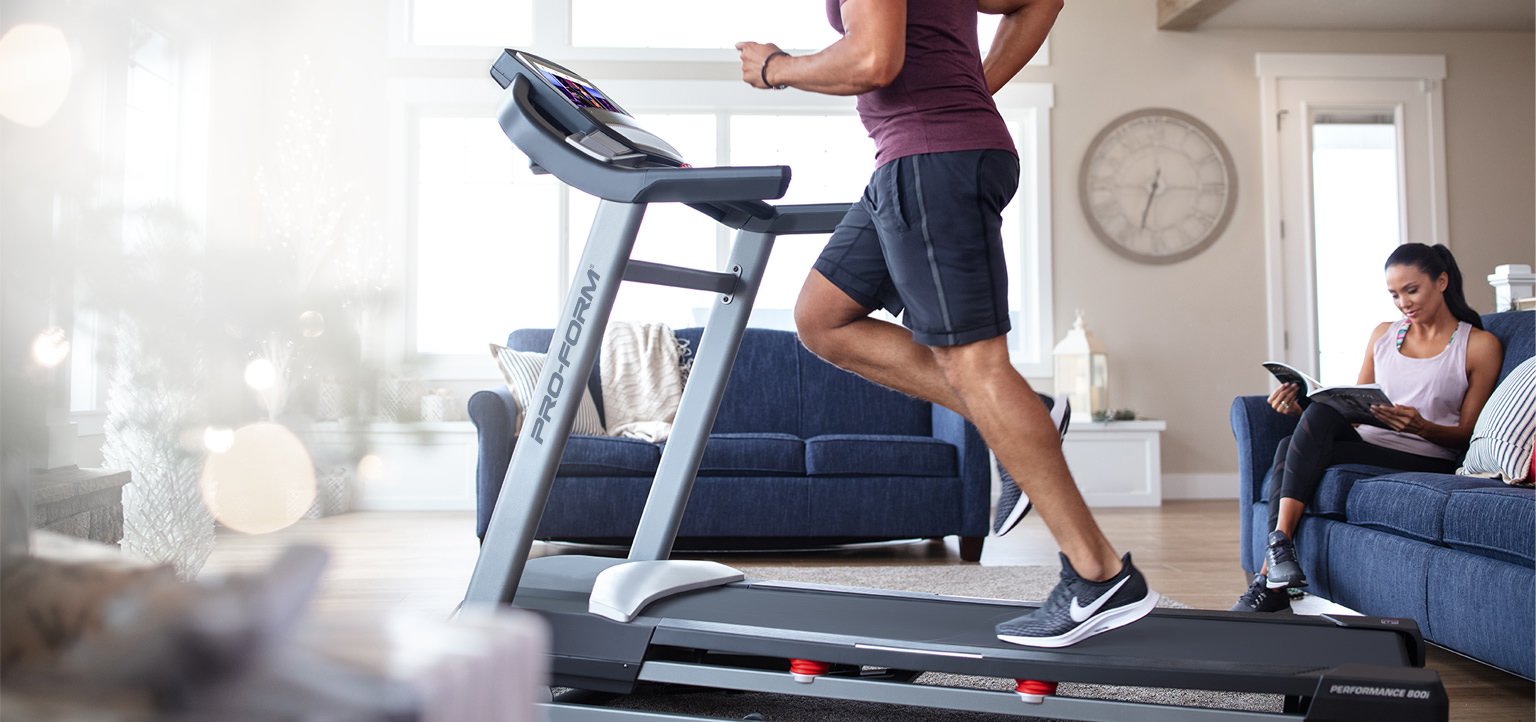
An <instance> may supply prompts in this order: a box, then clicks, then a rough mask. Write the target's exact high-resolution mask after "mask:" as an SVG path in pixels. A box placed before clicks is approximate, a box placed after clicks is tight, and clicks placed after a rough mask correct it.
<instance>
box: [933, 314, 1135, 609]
mask: <svg viewBox="0 0 1536 722" xmlns="http://www.w3.org/2000/svg"><path fill="white" fill-rule="evenodd" d="M931 354H932V355H933V357H934V359H935V361H936V365H937V367H938V368H939V370H940V373H941V375H942V376H943V378H944V379H945V382H946V383H947V384H948V385H949V387H950V388H951V389H953V393H954V394H955V396H957V397H958V398H959V399H960V400H961V403H962V404H963V405H964V406H965V408H966V409H968V410H969V413H968V414H967V416H966V418H968V419H970V421H971V423H973V424H975V425H976V428H977V430H979V431H980V432H981V436H982V438H983V439H985V440H986V442H987V446H989V447H991V449H992V452H993V453H994V454H996V455H997V458H998V460H999V461H1000V462H1001V463H1002V465H1003V466H1004V467H1006V468H1009V469H1028V470H1029V473H1028V474H1019V475H1015V479H1016V480H1017V483H1018V484H1019V485H1020V487H1022V488H1023V490H1024V493H1026V494H1028V495H1029V499H1030V501H1031V502H1032V503H1033V504H1034V505H1035V509H1036V510H1038V511H1039V513H1040V518H1041V519H1044V520H1045V524H1046V526H1047V527H1049V528H1050V530H1051V535H1052V536H1053V537H1055V539H1056V543H1057V544H1058V545H1059V546H1060V547H1061V550H1062V552H1063V553H1064V554H1066V555H1067V558H1068V559H1069V560H1071V562H1072V566H1073V568H1074V569H1076V570H1077V573H1078V574H1079V575H1081V576H1082V577H1083V578H1084V579H1087V580H1090V581H1100V580H1104V579H1108V578H1110V577H1112V576H1114V575H1115V574H1116V573H1117V572H1119V571H1120V566H1121V564H1120V557H1119V555H1117V554H1116V553H1115V549H1114V546H1113V545H1111V544H1110V543H1109V539H1107V538H1106V537H1105V536H1104V533H1103V531H1101V530H1100V529H1099V525H1098V522H1096V521H1095V520H1094V518H1093V514H1092V513H1091V512H1089V510H1088V505H1087V504H1086V503H1085V502H1084V501H1083V496H1082V494H1081V493H1079V492H1078V490H1077V484H1076V483H1075V482H1074V481H1073V480H1072V473H1071V472H1070V471H1068V469H1067V461H1066V457H1064V456H1062V453H1061V445H1060V443H1058V442H1057V430H1056V426H1055V424H1053V423H1052V422H1051V419H1050V415H1049V414H1048V413H1047V412H1046V409H1045V405H1044V404H1042V403H1041V402H1040V397H1039V396H1038V395H1037V394H1036V393H1035V391H1034V390H1033V389H1031V388H1030V386H1029V382H1028V381H1025V380H1024V377H1023V376H1020V375H1019V372H1018V371H1017V370H1016V369H1014V367H1013V364H1012V363H1011V362H1010V361H1009V359H1008V346H1007V342H1006V338H1005V337H1003V336H998V337H995V338H991V339H987V340H985V341H977V342H975V343H971V344H966V345H964V346H941V347H935V348H933V349H932V350H931Z"/></svg>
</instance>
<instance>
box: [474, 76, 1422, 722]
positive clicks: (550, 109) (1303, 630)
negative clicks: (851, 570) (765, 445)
mask: <svg viewBox="0 0 1536 722" xmlns="http://www.w3.org/2000/svg"><path fill="white" fill-rule="evenodd" d="M490 72H491V76H492V77H493V78H494V79H495V80H496V82H497V83H499V84H500V85H501V87H502V88H503V89H504V93H503V100H502V104H501V108H500V112H499V122H500V124H501V127H502V129H503V130H504V131H505V133H506V135H507V137H508V138H509V139H511V141H512V142H513V143H514V144H516V145H517V147H518V148H520V149H521V150H522V151H523V152H524V153H525V154H527V155H528V157H529V158H530V159H531V161H532V163H533V166H534V169H535V171H537V172H547V173H551V174H553V175H555V176H556V177H558V178H559V179H560V180H561V181H563V182H565V183H567V184H569V185H571V186H573V187H575V188H578V189H580V190H582V191H585V192H587V193H590V194H592V195H595V196H597V197H599V198H600V199H602V200H601V203H600V204H599V207H598V211H597V218H596V221H595V223H594V224H593V226H592V230H591V235H590V236H589V238H588V240H587V245H586V248H585V251H584V253H583V255H582V259H581V262H580V263H579V264H578V265H577V266H576V271H575V278H574V280H573V282H572V284H571V289H570V292H569V294H568V295H567V297H566V299H565V302H564V306H563V309H562V311H561V314H560V316H559V318H558V319H557V323H556V326H555V333H554V336H553V338H552V340H551V342H550V348H549V352H548V356H547V357H546V360H545V363H544V367H543V371H542V373H541V375H540V377H539V381H538V386H537V387H536V388H537V389H540V390H541V391H542V398H540V399H539V400H537V401H535V402H531V403H530V404H529V408H528V409H527V410H526V412H525V419H526V420H525V421H524V423H523V426H522V428H521V430H520V431H519V434H518V441H517V445H516V447H515V452H514V453H513V456H512V461H511V465H510V466H509V467H508V469H507V474H506V477H505V479H504V480H503V482H502V489H501V495H500V499H499V501H498V503H497V505H496V508H495V510H494V512H493V514H492V516H491V520H490V526H489V528H488V530H487V532H486V535H485V539H484V541H483V543H482V546H481V549H480V554H479V558H478V561H477V562H476V565H475V570H474V574H473V576H472V578H471V580H470V584H469V588H468V591H467V593H466V595H465V606H471V605H491V604H512V605H514V606H516V607H520V608H523V609H526V610H531V611H533V612H535V613H537V614H539V615H541V616H542V617H543V618H544V619H545V620H547V622H548V623H549V625H550V628H551V631H552V637H551V640H552V653H551V654H552V658H551V671H552V679H551V684H552V686H555V687H563V688H570V689H573V690H585V691H589V692H592V693H608V694H620V695H622V694H628V693H631V692H633V691H635V689H636V688H637V687H639V686H641V685H648V684H671V685H686V686H694V687H707V688H716V689H723V690H742V691H757V692H774V693H782V694H792V695H803V696H811V697H824V698H834V699H849V700H860V701H866V702H885V703H892V704H899V705H909V706H914V707H928V708H944V709H959V710H971V711H976V712H988V713H1001V714H1008V715H1016V716H1021V717H1049V718H1061V719H1080V720H1169V721H1172V720H1223V721H1225V720H1277V719H1297V720H1301V719H1305V720H1340V721H1342V720H1351V721H1358V720H1395V721H1415V720H1445V719H1446V718H1447V715H1448V701H1447V698H1446V695H1445V690H1444V688H1443V687H1442V686H1441V683H1440V679H1439V675H1438V674H1436V673H1435V672H1434V671H1433V670H1427V669H1424V668H1423V665H1424V642H1423V640H1422V638H1421V636H1420V634H1419V631H1418V628H1417V626H1416V625H1415V624H1414V622H1413V621H1412V620H1406V619H1383V618H1377V617H1356V616H1322V617H1299V616H1289V615H1284V616H1270V615H1253V614H1241V613H1231V612H1212V611H1197V610H1174V609H1157V610H1154V611H1153V612H1152V613H1151V614H1150V615H1149V616H1147V617H1146V618H1144V619H1142V620H1140V621H1138V622H1136V623H1134V624H1131V625H1129V626H1126V627H1123V628H1120V629H1116V630H1112V631H1110V632H1107V633H1104V634H1101V635H1098V636H1095V637H1091V638H1089V639H1086V640H1084V641H1082V642H1079V643H1078V644H1076V645H1073V646H1070V647H1064V648H1059V649H1041V648H1031V647H1022V646H1016V645H1012V644H1008V643H1006V642H1002V641H1000V640H998V639H997V638H996V637H995V635H994V631H993V628H994V626H995V625H996V624H997V623H999V622H1001V621H1004V620H1007V619H1011V618H1013V617H1016V616H1018V615H1020V614H1024V613H1026V612H1028V611H1029V610H1030V609H1032V608H1034V606H1036V605H1034V604H1031V603H1027V602H1016V601H1006V600H995V599H976V598H965V597H956V596H945V595H937V594H915V593H901V592H890V591H878V590H868V589H854V588H845V587H831V586H820V585H807V584H788V583H779V582H773V581H768V580H757V579H748V578H746V576H745V575H744V574H742V573H741V572H740V571H738V570H735V569H732V568H730V567H728V566H726V565H724V564H720V563H716V562H710V561H697V560H672V559H669V557H670V556H671V551H672V545H673V541H674V539H675V538H676V535H677V530H678V525H679V523H680V522H681V519H682V515H683V511H684V509H685V508H686V506H687V502H688V495H689V492H690V490H691V487H692V484H693V480H694V476H695V474H696V472H697V470H698V465H699V460H700V457H701V456H702V454H703V451H704V445H705V442H706V440H707V438H708V435H709V431H710V428H711V427H712V426H713V424H714V418H715V413H716V410H717V408H718V405H719V402H720V398H721V395H722V393H723V391H724V389H725V385H726V381H727V379H728V378H729V375H730V371H731V367H732V364H733V361H734V359H735V355H736V350H737V347H738V345H739V342H740V340H741V336H742V332H743V329H744V328H745V327H746V324H747V319H748V315H749V314H750V312H751V308H752V303H753V299H754V296H755V294H756V291H757V289H758V286H759V283H760V281H761V279H762V274H763V271H764V269H765V267H766V266H767V261H768V254H769V252H770V251H771V249H772V246H773V242H774V239H775V238H776V237H777V236H779V235H785V234H807V233H828V232H830V231H831V230H832V229H833V228H834V227H835V226H836V224H837V223H838V221H839V220H840V219H841V218H842V216H843V214H844V212H845V211H846V210H847V209H848V204H846V203H844V204H827V205H773V204H770V203H767V202H766V201H768V200H773V199H777V198H781V197H782V196H783V194H784V192H785V190H786V189H787V187H788V184H789V181H790V169H789V168H788V167H784V166H768V167H716V168H693V167H689V166H688V165H687V164H686V163H684V162H683V159H682V158H681V156H680V155H679V154H678V153H677V151H676V150H675V149H674V148H673V147H672V146H671V145H669V144H668V143H667V142H666V141H664V140H662V139H661V138H659V137H657V136H656V135H654V134H652V133H650V132H648V131H646V130H645V129H644V128H643V127H642V126H641V124H640V123H639V122H638V121H636V120H635V118H634V117H633V116H631V115H630V114H629V113H627V112H626V111H624V109H623V108H622V106H620V105H619V104H618V103H617V101H615V100H614V99H613V98H612V97H611V96H609V95H608V94H607V93H604V92H603V91H602V90H600V89H599V88H598V87H597V86H596V85H594V84H593V83H592V82H590V81H588V80H586V79H585V78H583V77H581V76H580V75H578V74H577V73H575V72H573V71H571V70H569V69H567V68H564V67H562V66H560V65H558V64H556V63H554V62H551V61H549V60H546V59H543V58H540V57H537V56H534V55H532V54H529V53H526V52H521V51H517V50H510V49H509V50H506V51H504V52H503V53H502V54H501V55H500V56H499V57H498V58H497V59H496V61H495V63H494V65H493V66H492V68H491V71H490ZM664 202H665V203H685V204H687V205H689V206H690V207H692V208H694V209H696V210H698V211H700V212H702V213H704V214H706V215H708V216H710V217H711V218H713V219H715V220H716V221H718V222H719V223H721V224H724V225H726V226H728V227H730V228H733V229H736V230H737V234H736V239H735V242H734V244H733V248H732V251H731V255H730V260H729V261H728V263H727V267H726V269H725V270H721V271H703V270H697V269H690V268H682V267H676V266H667V265H661V264H655V263H648V262H644V261H639V260H631V259H630V253H631V250H632V249H633V247H634V243H635V238H636V235H637V233H638V231H639V228H640V223H641V220H642V218H643V216H644V213H645V209H646V207H647V206H648V205H649V204H651V203H664ZM622 281H629V282H636V283H649V284H661V285H667V286H673V287H679V288H688V289H694V290H697V291H700V292H705V293H710V294H714V295H715V297H716V298H715V302H714V303H713V305H712V308H711V311H710V314H709V318H708V321H707V322H706V324H705V327H704V331H703V335H702V338H701V339H700V342H699V346H698V348H697V349H696V350H695V360H694V366H693V371H692V375H691V376H690V379H689V383H688V385H687V387H686V388H685V390H684V393H683V396H682V399H681V402H680V407H679V409H678V413H677V422H676V425H675V426H674V428H673V432H672V436H671V438H670V440H669V441H668V443H667V444H666V446H665V449H664V452H663V454H662V456H661V461H660V464H659V466H658V468H657V471H656V476H655V479H654V481H653V483H652V487H651V492H650V496H649V497H648V499H647V502H646V505H645V509H644V511H643V513H642V516H641V519H640V523H639V527H638V530H637V531H636V534H635V539H634V542H633V545H632V546H631V549H630V551H629V555H628V557H627V558H623V559H620V558H609V557H595V556H583V555H574V554H570V555H557V556H545V557H540V558H537V559H531V560H530V559H529V558H528V555H529V552H530V549H531V548H532V544H533V537H534V532H535V530H536V529H537V527H538V524H539V520H540V517H541V516H542V514H543V511H544V506H545V504H546V502H547V500H548V497H549V492H550V487H551V485H552V484H553V481H554V477H555V473H556V469H557V467H558V465H559V462H560V457H561V453H562V452H563V450H564V446H565V442H566V440H567V438H568V436H569V434H570V429H571V424H572V421H573V419H574V417H575V414H576V406H577V400H578V399H579V397H580V394H581V390H582V389H583V388H584V387H585V385H586V383H587V379H588V378H589V375H590V373H591V370H592V366H593V360H594V358H595V357H596V355H597V353H598V350H599V348H600V345H601V337H602V333H603V329H604V327H605V326H606V325H607V322H608V317H609V313H610V311H611V309H612V307H613V300H614V296H615V295H616V293H617V291H618V288H619V285H620V283H621V282H622ZM748 511H749V510H743V513H748ZM923 672H943V673H951V674H959V675H976V676H986V677H998V678H1004V679H1010V680H1017V681H1018V684H1019V686H1018V688H1017V689H1018V692H1017V693H1013V692H1007V691H992V690H979V689H969V688H957V687H943V686H935V685H927V684H916V683H914V680H915V679H916V678H917V677H918V676H919V675H920V674H921V673H923ZM1060 681H1067V682H1079V683H1090V684H1107V685H1130V686H1142V687H1168V688H1181V689H1198V690H1217V691H1230V692H1254V693H1268V694H1275V695H1283V696H1284V699H1285V703H1284V711H1283V712H1281V713H1270V712H1252V711H1243V710H1226V709H1208V708H1199V707H1183V706H1171V705H1162V704H1149V703H1141V702H1121V701H1113V700H1101V699H1083V698H1071V697H1060V696H1056V695H1054V694H1052V692H1053V691H1054V687H1055V683H1056V682H1060ZM591 696H592V695H586V696H585V697H583V696H580V695H575V696H568V695H562V696H561V697H560V698H559V699H555V698H551V700H550V701H549V702H548V703H546V705H545V707H546V712H547V713H548V716H549V719H551V720H556V721H558V720H577V719H698V718H697V717H687V716H681V715H677V716H673V715H666V714H661V713H655V712H637V711H633V710H623V709H616V708H610V707H605V706H601V705H598V704H590V703H586V702H582V701H579V700H581V699H585V698H586V697H591ZM573 700H577V701H573Z"/></svg>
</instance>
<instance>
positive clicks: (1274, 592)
mask: <svg viewBox="0 0 1536 722" xmlns="http://www.w3.org/2000/svg"><path fill="white" fill-rule="evenodd" d="M1231 611H1234V612H1289V611H1291V595H1290V594H1289V592H1288V590H1285V589H1270V588H1269V580H1268V579H1265V578H1264V575H1263V574H1255V575H1254V576H1253V583H1252V584H1249V585H1248V591H1246V592H1243V596H1241V597H1238V598H1237V604H1234V605H1232V609H1231Z"/></svg>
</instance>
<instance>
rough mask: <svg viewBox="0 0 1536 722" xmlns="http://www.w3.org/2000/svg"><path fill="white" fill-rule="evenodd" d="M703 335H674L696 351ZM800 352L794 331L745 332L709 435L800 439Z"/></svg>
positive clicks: (683, 331)
mask: <svg viewBox="0 0 1536 722" xmlns="http://www.w3.org/2000/svg"><path fill="white" fill-rule="evenodd" d="M703 331H704V329H702V328H680V329H677V331H676V334H677V338H678V339H679V340H682V341H687V342H688V344H689V346H690V347H692V348H693V349H694V350H695V352H697V350H698V348H699V341H700V340H702V338H703ZM799 348H800V338H799V337H798V336H796V335H795V334H794V332H793V331H776V330H772V329H766V328H749V329H746V331H745V332H744V333H742V335H741V346H740V348H739V349H737V351H736V363H735V364H734V365H733V366H732V367H731V377H730V379H729V380H727V381H726V384H725V393H724V394H723V395H722V396H721V398H720V410H719V411H718V412H717V414H716V416H715V425H714V427H713V433H716V434H722V433H723V434H734V433H744V432H748V433H749V432H761V431H771V432H775V433H783V434H795V435H796V436H799V435H801V433H800V394H799V389H798V388H797V387H798V385H799V382H800V369H799V367H798V364H799V359H800V357H799V353H798V350H797V349H799ZM691 380H692V378H691V377H690V381H691Z"/></svg>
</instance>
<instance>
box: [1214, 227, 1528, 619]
mask: <svg viewBox="0 0 1536 722" xmlns="http://www.w3.org/2000/svg"><path fill="white" fill-rule="evenodd" d="M1386 277H1387V278H1386V280H1387V292H1388V293H1390V294H1392V300H1393V302H1394V303H1395V304H1396V305H1397V308H1398V309H1399V310H1400V311H1402V313H1403V318H1401V319H1398V320H1397V321H1393V322H1386V323H1382V324H1381V325H1380V326H1377V327H1376V330H1375V331H1374V332H1372V334H1371V341H1370V344H1369V345H1368V346H1367V348H1366V355H1365V364H1364V365H1362V366H1361V367H1360V380H1359V383H1361V384H1370V383H1375V384H1379V385H1380V386H1381V388H1382V390H1383V391H1384V392H1386V394H1387V397H1388V398H1390V399H1392V401H1393V404H1394V405H1393V406H1373V407H1371V411H1372V413H1373V414H1374V415H1375V416H1376V418H1377V419H1379V420H1380V421H1381V422H1382V424H1383V425H1384V426H1385V427H1386V428H1380V427H1376V426H1367V425H1361V426H1359V427H1358V428H1357V427H1356V426H1354V425H1352V424H1350V423H1349V422H1348V421H1346V420H1345V419H1344V417H1343V416H1342V415H1341V414H1340V413H1339V412H1337V411H1335V410H1333V409H1332V408H1330V407H1328V406H1327V405H1325V404H1321V403H1317V404H1309V403H1307V401H1306V400H1305V399H1304V398H1298V396H1299V394H1298V391H1299V390H1298V389H1297V387H1296V385H1295V384H1282V385H1281V386H1280V388H1278V389H1276V390H1275V392H1274V393H1272V394H1270V395H1269V405H1270V406H1271V407H1272V408H1274V409H1275V410H1276V411H1278V412H1280V413H1282V414H1288V415H1291V416H1300V417H1301V420H1300V421H1299V422H1298V423H1297V426H1296V432H1295V433H1294V434H1293V435H1292V436H1290V437H1288V438H1286V439H1284V440H1283V441H1281V442H1280V447H1279V449H1278V451H1276V453H1275V465H1274V472H1273V474H1272V476H1271V479H1270V492H1269V509H1270V512H1269V524H1270V529H1271V530H1272V531H1271V532H1270V533H1269V540H1268V541H1269V547H1268V550H1267V552H1266V553H1265V563H1264V568H1263V569H1261V570H1259V573H1258V574H1257V575H1256V576H1255V577H1254V578H1253V583H1252V584H1251V585H1250V586H1249V587H1248V591H1247V592H1244V593H1243V595H1242V596H1241V597H1240V598H1238V600H1237V604H1236V605H1234V606H1233V607H1232V611H1235V612H1238V611H1241V612H1278V611H1283V610H1288V609H1290V606H1291V603H1290V599H1289V597H1288V595H1287V593H1286V589H1289V588H1293V587H1304V586H1306V585H1307V577H1306V574H1305V573H1304V572H1303V571H1302V569H1301V565H1300V564H1299V563H1297V561H1296V547H1295V545H1294V544H1293V543H1292V538H1293V537H1294V536H1295V534H1296V527H1297V526H1298V525H1299V524H1300V523H1301V515H1302V512H1303V511H1304V510H1305V509H1306V507H1307V504H1309V503H1311V501H1312V498H1313V496H1314V495H1315V494H1316V493H1317V487H1318V485H1319V484H1320V483H1321V482H1322V479H1323V473H1324V471H1326V470H1327V468H1328V467H1329V466H1332V465H1334V464H1367V465H1370V466H1383V467H1388V468H1392V469H1401V470H1403V471H1427V472H1438V473H1451V472H1453V471H1454V470H1455V469H1456V462H1457V459H1459V458H1460V457H1461V454H1462V452H1463V451H1464V450H1465V449H1466V447H1467V442H1468V440H1469V439H1471V437H1472V427H1473V425H1474V424H1475V423H1476V421H1477V415H1478V413H1479V412H1481V411H1482V409H1483V404H1485V403H1487V402H1488V397H1489V396H1490V395H1492V393H1493V387H1494V384H1495V382H1496V381H1497V380H1498V376H1499V367H1500V364H1502V363H1503V349H1501V348H1500V346H1499V341H1498V339H1497V338H1495V337H1494V335H1493V334H1491V333H1488V332H1487V331H1484V330H1483V328H1482V326H1483V324H1482V319H1481V318H1479V316H1478V314H1477V312H1475V311H1473V310H1472V309H1471V307H1469V306H1468V305H1467V301H1466V298H1465V297H1464V296H1463V295H1462V286H1461V271H1460V270H1459V269H1458V268H1457V266H1456V259H1455V258H1453V257H1452V256H1451V252H1450V250H1449V249H1447V248H1446V247H1445V246H1440V245H1436V246H1434V247H1430V246H1426V245H1424V244H1422V243H1408V244H1404V245H1401V246H1398V247H1397V250H1395V251H1393V252H1392V255H1391V256H1389V257H1388V258H1387V263H1386Z"/></svg>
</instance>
